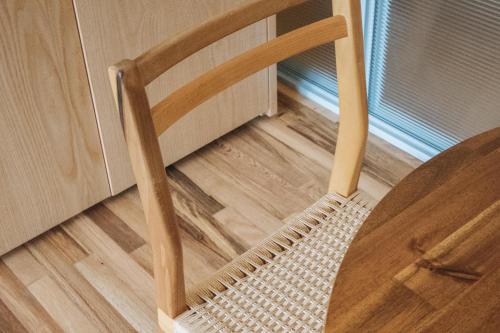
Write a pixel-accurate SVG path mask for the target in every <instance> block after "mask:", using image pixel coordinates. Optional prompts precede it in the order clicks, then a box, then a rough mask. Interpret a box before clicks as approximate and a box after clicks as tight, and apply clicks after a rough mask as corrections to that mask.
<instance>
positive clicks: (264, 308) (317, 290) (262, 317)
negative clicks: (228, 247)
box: [175, 192, 371, 333]
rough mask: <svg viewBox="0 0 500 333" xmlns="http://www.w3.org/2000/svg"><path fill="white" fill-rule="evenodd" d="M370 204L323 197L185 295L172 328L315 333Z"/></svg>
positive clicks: (355, 199)
mask: <svg viewBox="0 0 500 333" xmlns="http://www.w3.org/2000/svg"><path fill="white" fill-rule="evenodd" d="M370 202H371V200H369V199H368V197H367V196H366V195H365V194H363V193H360V192H358V193H356V194H354V195H352V196H351V197H349V198H348V199H346V198H343V197H342V196H339V195H335V194H327V195H325V196H324V197H323V198H321V199H320V200H319V201H318V202H316V203H315V204H314V205H313V206H311V207H309V208H307V209H306V210H304V211H303V212H302V213H300V214H299V215H297V216H296V217H294V218H293V219H292V220H290V221H289V222H288V223H287V224H286V225H284V227H283V228H281V229H280V230H279V231H278V232H277V233H275V234H274V235H272V236H271V237H269V238H267V239H266V240H264V241H263V242H262V243H260V244H259V245H258V246H256V247H255V248H253V249H251V250H249V251H248V252H246V253H245V254H244V255H243V256H241V257H239V258H238V259H237V260H236V261H234V262H232V263H230V264H229V265H228V266H226V267H224V268H223V269H222V270H221V271H220V272H219V273H218V274H216V275H215V276H214V277H213V278H211V279H210V281H207V282H206V283H204V284H203V285H202V286H200V287H199V288H198V290H196V291H195V292H194V293H192V294H191V296H190V297H188V306H189V307H190V309H189V310H188V311H186V312H185V313H183V314H181V315H180V316H178V317H177V318H176V319H175V332H210V333H215V332H304V333H306V332H321V330H322V328H323V325H324V321H325V317H326V311H327V306H328V300H329V295H330V293H331V289H332V283H333V281H334V279H335V275H336V274H337V271H338V269H339V267H340V263H341V262H342V258H343V257H344V254H345V252H346V251H347V248H348V246H349V244H350V243H351V241H352V239H353V237H354V235H355V234H356V231H357V230H358V228H359V227H360V226H361V224H362V223H363V221H364V220H365V218H366V217H367V216H368V214H369V213H370V209H371V204H370ZM221 286H222V288H221ZM221 289H222V290H221Z"/></svg>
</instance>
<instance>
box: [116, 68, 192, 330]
mask: <svg viewBox="0 0 500 333" xmlns="http://www.w3.org/2000/svg"><path fill="white" fill-rule="evenodd" d="M109 75H110V82H111V84H112V87H113V92H114V94H115V97H116V98H115V100H116V101H117V103H118V109H119V110H121V111H120V112H123V113H122V120H123V123H122V125H123V132H124V135H125V140H126V142H127V147H128V151H129V155H130V161H131V164H132V169H133V171H134V175H135V178H136V181H137V187H138V189H139V194H140V197H141V201H142V205H143V209H144V214H145V216H146V221H147V223H148V229H149V234H150V244H151V247H152V252H153V266H154V280H155V294H156V302H157V307H158V318H159V321H160V326H162V328H163V330H165V331H169V329H170V328H168V327H165V326H170V324H169V322H170V320H168V319H169V318H174V317H176V316H177V315H179V314H180V313H182V312H184V311H185V310H186V309H187V307H186V296H185V286H184V272H183V263H182V247H181V241H180V236H179V230H178V226H177V222H176V218H175V210H174V207H173V204H172V198H171V196H170V191H169V186H168V181H167V176H166V173H165V168H164V166H163V161H162V158H161V151H160V146H159V143H158V138H157V136H156V132H155V130H154V125H153V120H152V118H151V114H150V106H149V102H148V98H147V95H146V91H145V85H144V82H143V80H142V77H141V75H140V73H139V71H138V69H137V66H136V64H135V62H134V61H131V60H124V61H122V62H120V63H119V64H117V65H115V66H112V67H110V68H109ZM117 78H118V79H117ZM120 78H121V79H120ZM120 81H121V82H120ZM114 83H116V84H114Z"/></svg>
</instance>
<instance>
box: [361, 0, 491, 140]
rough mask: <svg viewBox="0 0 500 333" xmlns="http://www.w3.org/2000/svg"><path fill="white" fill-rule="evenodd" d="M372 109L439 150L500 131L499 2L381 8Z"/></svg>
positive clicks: (398, 0)
mask: <svg viewBox="0 0 500 333" xmlns="http://www.w3.org/2000/svg"><path fill="white" fill-rule="evenodd" d="M373 31H374V39H373V43H374V44H373V51H374V52H373V53H372V57H373V58H372V62H371V64H372V68H371V74H370V79H371V82H370V91H369V98H370V106H371V112H372V114H373V115H376V116H378V117H380V118H381V119H383V120H384V121H386V122H389V123H391V124H392V125H393V126H396V127H398V128H399V129H401V130H403V131H405V132H407V133H409V134H411V135H413V136H415V137H416V138H418V139H419V140H421V141H423V142H425V143H427V144H429V145H431V146H433V147H435V148H437V149H439V150H442V149H445V148H447V147H449V146H451V145H453V144H455V143H457V142H459V141H462V140H464V139H466V138H468V137H470V136H473V135H475V134H478V133H480V132H483V131H485V130H487V129H490V128H493V127H496V126H500V1H499V0H495V1H492V0H453V1H449V0H419V1H413V0H394V1H377V4H376V10H375V27H374V30H373Z"/></svg>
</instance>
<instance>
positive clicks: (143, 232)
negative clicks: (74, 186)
mask: <svg viewBox="0 0 500 333" xmlns="http://www.w3.org/2000/svg"><path fill="white" fill-rule="evenodd" d="M281 92H282V93H281V95H280V99H279V110H280V114H279V115H278V116H276V117H273V118H266V117H262V118H258V119H255V120H254V121H251V122H250V123H248V124H246V125H244V126H242V127H241V128H239V129H236V130H235V131H233V132H231V133H229V134H228V135H226V136H224V137H223V138H221V139H219V140H217V141H215V142H213V143H211V144H209V145H208V146H206V147H205V148H202V149H201V150H199V151H197V152H195V153H193V154H191V155H190V156H189V157H187V158H185V159H183V160H181V161H179V162H177V163H175V164H174V165H173V166H170V167H168V168H167V174H168V177H169V181H170V185H171V189H172V193H173V200H174V204H175V208H176V210H177V216H178V221H179V225H180V227H181V230H182V240H183V250H184V260H185V265H184V267H185V271H186V279H187V285H188V287H189V286H192V285H193V284H195V283H197V282H200V281H202V280H204V279H205V278H206V277H208V275H209V274H211V273H214V272H215V271H216V270H217V269H218V268H220V267H222V266H223V265H224V264H226V263H227V262H229V261H230V260H231V259H232V258H234V257H236V256H238V255H239V254H241V253H242V252H244V251H245V250H247V249H248V248H250V247H252V246H253V245H255V244H256V243H257V242H258V241H259V240H261V239H263V238H264V237H265V236H266V235H268V234H270V233H271V232H273V231H274V230H276V229H277V228H279V227H280V226H281V225H282V223H283V222H282V221H283V220H285V219H287V218H288V217H290V216H292V215H293V214H295V213H297V212H299V211H301V210H303V209H304V208H306V207H307V206H309V205H311V204H312V203H313V202H315V201H316V200H317V199H319V198H320V197H321V196H322V195H323V194H324V193H325V191H326V189H327V186H328V179H329V172H330V170H329V169H330V167H331V165H332V163H333V153H332V152H333V151H334V146H335V139H336V131H337V123H336V120H335V117H332V116H329V118H330V119H327V118H326V117H325V116H324V115H322V114H326V113H324V112H322V110H321V108H319V107H318V106H314V105H312V107H314V108H316V109H317V110H316V111H319V112H315V111H312V110H311V108H310V107H311V105H308V106H309V107H308V106H304V105H303V104H300V103H299V102H297V99H298V98H299V97H298V96H296V95H295V93H294V92H293V91H291V90H289V89H287V88H286V87H283V86H282V87H281ZM302 102H304V103H306V104H307V103H308V102H307V101H302ZM332 120H333V121H332ZM419 163H420V162H419V161H417V160H415V159H413V158H411V157H409V156H408V155H406V154H404V153H402V152H401V151H399V150H397V149H395V148H394V147H392V146H390V145H389V144H387V143H386V142H384V141H382V140H380V139H378V138H376V137H373V136H370V138H369V144H368V150H367V154H366V159H365V163H364V168H363V174H362V177H361V185H360V187H361V188H363V189H364V190H365V191H366V192H368V193H370V194H371V195H372V196H373V197H374V198H376V199H380V198H381V197H383V196H384V195H385V194H386V193H387V191H388V190H389V189H390V188H391V187H392V186H393V185H394V184H396V183H397V182H398V181H399V180H400V179H401V178H402V177H404V176H405V175H406V174H408V173H409V172H410V171H411V170H413V169H414V168H415V167H416V166H418V165H419ZM147 242H148V231H147V228H146V224H145V220H144V216H143V213H142V208H141V203H140V199H139V197H138V193H137V189H136V188H135V187H134V188H131V189H129V190H127V191H125V192H123V193H121V194H120V195H118V196H116V197H113V198H110V199H108V200H106V201H104V202H102V203H99V204H97V205H96V206H94V207H92V208H90V209H88V210H87V211H85V212H83V213H82V214H80V215H78V216H76V217H74V218H72V219H71V220H69V221H67V222H65V223H64V224H62V225H60V226H58V227H56V228H54V229H52V230H50V231H48V232H46V233H45V234H43V235H41V236H39V237H37V238H36V239H34V240H32V241H30V242H29V243H27V244H25V245H23V246H21V247H19V248H17V249H15V250H14V251H12V252H10V253H8V254H7V255H5V256H3V257H2V259H1V261H0V331H1V332H41V331H45V332H61V331H66V332H69V331H71V332H110V331H111V332H133V331H140V332H153V331H154V328H155V315H156V314H155V308H156V306H155V303H154V297H153V292H154V290H153V278H152V260H151V250H150V248H149V246H148V244H147Z"/></svg>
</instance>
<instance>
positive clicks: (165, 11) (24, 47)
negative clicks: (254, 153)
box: [0, 0, 276, 254]
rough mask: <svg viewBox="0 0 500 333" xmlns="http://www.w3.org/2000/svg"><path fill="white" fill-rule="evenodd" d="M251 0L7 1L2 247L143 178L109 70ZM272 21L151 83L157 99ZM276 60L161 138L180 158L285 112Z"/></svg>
mask: <svg viewBox="0 0 500 333" xmlns="http://www.w3.org/2000/svg"><path fill="white" fill-rule="evenodd" d="M244 1H249V0H206V1H199V0H134V1H132V0H106V1H100V0H73V1H72V0H58V1H52V0H39V1H30V0H5V1H1V2H0V31H1V33H0V254H3V253H5V252H6V251H8V250H10V249H12V248H13V247H15V246H17V245H19V244H21V243H23V242H25V241H27V240H29V239H30V238H33V237H35V236H37V235H38V234H40V233H42V232H44V231H46V230H48V229H49V228H51V227H53V226H55V225H57V224H58V223H61V222H63V221H64V220H66V219H68V218H70V217H71V216H73V215H76V214H78V213H79V212H81V211H82V210H84V209H86V208H88V207H89V206H91V205H93V204H95V203H97V202H99V201H101V200H103V199H104V198H106V197H109V196H110V195H113V194H116V193H119V192H120V191H122V190H124V189H126V188H127V187H130V186H131V185H133V184H134V179H133V176H132V172H131V167H130V162H129V158H128V155H127V152H126V147H125V142H124V139H123V134H122V131H121V126H120V121H119V117H118V115H117V112H116V110H115V106H114V101H113V99H112V93H111V88H110V87H109V83H108V77H107V68H108V66H109V65H111V64H113V63H115V62H117V61H119V60H121V59H123V58H126V57H129V58H133V57H136V56H137V55H139V54H140V53H141V52H142V51H144V50H146V49H148V48H150V47H151V46H153V45H155V44H157V43H159V42H160V41H163V40H165V39H167V38H170V37H172V36H174V35H175V34H177V33H179V32H182V31H185V30H187V29H189V28H191V27H193V26H195V25H198V24H200V23H202V22H203V21H206V20H208V19H209V18H211V17H213V16H215V15H218V14H220V13H222V12H224V11H227V10H230V9H231V8H232V7H234V6H238V5H240V4H242V3H243V2H244ZM273 22H274V21H273V20H271V19H269V20H264V21H261V22H258V23H256V24H254V25H252V26H250V27H248V28H246V29H244V30H242V31H241V32H238V33H236V34H234V35H231V36H229V37H227V38H225V39H224V40H222V41H220V42H218V43H216V44H214V45H213V46H210V47H207V48H206V49H204V50H202V51H201V52H199V53H197V54H195V55H194V56H192V57H191V58H189V59H187V60H186V61H184V62H183V63H181V64H179V65H177V66H175V67H174V68H173V69H172V70H170V71H169V72H168V73H166V74H165V75H163V76H161V77H160V78H159V79H158V80H157V81H155V82H154V83H153V84H151V86H150V87H148V89H149V90H148V94H149V95H150V97H151V100H152V104H154V103H156V102H158V101H160V100H161V99H162V98H163V97H165V96H167V94H168V93H170V92H171V91H172V90H173V89H175V88H177V87H179V86H181V85H182V84H184V83H186V82H188V81H189V80H190V79H193V78H195V77H196V76H198V75H199V74H201V73H203V72H205V71H207V70H208V69H210V68H212V67H214V66H215V65H217V64H219V63H221V62H223V61H225V60H226V59H228V58H230V57H232V56H234V55H236V54H239V53H241V52H243V51H244V50H246V49H249V48H251V47H254V46H255V45H257V44H260V43H263V42H265V41H266V40H267V39H268V38H270V37H272V36H273V34H274V25H273ZM274 70H275V69H274V67H273V68H271V69H267V70H264V71H261V72H259V73H257V74H255V75H253V76H251V77H249V78H248V79H246V80H245V81H243V82H241V83H240V84H238V85H237V86H235V87H233V88H231V89H228V90H227V91H225V92H223V93H221V94H219V95H218V96H216V97H215V98H213V99H211V100H209V101H207V102H206V103H204V104H203V105H201V106H200V107H199V108H198V110H196V111H195V112H193V113H190V114H189V115H188V116H186V117H185V118H184V119H182V120H181V121H180V122H179V123H178V124H176V125H175V126H174V127H173V128H171V129H170V130H169V131H168V132H167V133H165V134H164V135H163V136H162V138H161V147H162V150H163V155H164V158H165V164H169V163H172V162H174V161H176V160H178V159H180V158H182V157H184V156H186V155H187V154H189V153H191V152H193V151H194V150H196V149H198V148H200V147H201V146H203V145H205V144H207V143H208V142H210V141H212V140H214V139H216V138H217V137H219V136H221V135H223V134H225V133H227V132H229V131H230V130H232V129H234V128H236V127H238V126H239V125H241V124H243V123H245V122H246V121H248V120H250V119H252V118H254V117H256V116H257V115H260V114H263V113H268V114H270V113H271V114H272V113H273V112H275V110H276V95H275V94H276V76H275V73H274Z"/></svg>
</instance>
